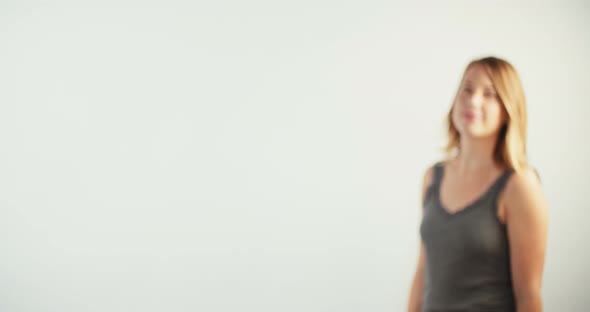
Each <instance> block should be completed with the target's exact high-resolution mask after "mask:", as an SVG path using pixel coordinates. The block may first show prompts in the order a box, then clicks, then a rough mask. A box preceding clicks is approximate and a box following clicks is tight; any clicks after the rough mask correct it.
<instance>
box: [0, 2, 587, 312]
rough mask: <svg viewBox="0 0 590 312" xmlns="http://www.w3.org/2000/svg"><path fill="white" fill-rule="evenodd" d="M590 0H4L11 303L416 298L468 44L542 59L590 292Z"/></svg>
mask: <svg viewBox="0 0 590 312" xmlns="http://www.w3.org/2000/svg"><path fill="white" fill-rule="evenodd" d="M588 30H590V6H589V5H586V4H584V3H583V2H569V3H568V2H563V1H554V2H553V3H552V2H547V1H545V2H538V1H534V2H533V1H530V2H521V3H520V4H518V5H516V4H513V3H512V2H508V1H454V2H449V3H448V4H446V5H442V4H437V5H436V6H433V3H431V2H417V3H415V4H413V5H411V4H400V3H392V2H391V1H355V2H350V1H325V0H319V1H318V0H316V1H290V2H279V1H262V0H255V1H238V0H222V1H207V2H206V1H200V2H191V1H184V2H181V1H162V0H160V1H157V2H156V1H127V0H124V1H110V2H109V1H106V2H105V1H94V2H86V1H60V0H57V1H39V2H28V1H5V0H3V1H1V2H0V56H1V57H0V91H1V92H0V159H1V162H0V311H10V312H12V311H15V312H17V311H18V312H21V311H23V312H24V311H26V312H28V311H62V312H66V311H76V312H78V311H105V312H107V311H108V312H115V311H207V312H217V311H257V312H262V311H273V312H274V311H281V312H290V311H297V312H299V311H306V312H315V311H318V312H324V311H339V312H352V311H383V312H385V311H388V312H391V311H404V310H405V308H406V302H407V298H408V294H409V288H410V283H411V279H412V276H413V273H414V269H415V265H416V260H417V253H418V243H419V236H418V226H419V221H420V219H419V217H420V183H421V179H422V174H423V172H424V170H425V169H426V168H427V166H428V165H430V164H431V163H432V162H434V161H436V160H438V159H440V157H441V156H442V154H441V153H440V152H439V148H440V147H441V146H442V145H443V144H444V132H443V120H444V117H445V115H446V113H447V111H448V109H449V108H450V104H451V100H452V96H453V94H454V92H455V90H456V88H457V87H458V83H459V79H460V77H461V74H462V72H463V69H464V67H465V66H466V65H467V63H468V62H469V61H470V60H471V59H474V58H477V57H482V56H487V55H495V56H498V57H502V58H506V59H507V60H508V61H510V62H511V63H513V64H514V65H515V67H516V69H517V70H518V71H519V73H520V75H521V78H522V80H523V83H524V87H525V92H526V95H527V100H528V105H529V154H530V159H531V163H532V164H533V165H534V166H535V167H536V168H537V169H538V170H539V172H540V174H541V177H542V180H543V185H544V188H545V192H546V197H547V200H548V204H549V209H550V218H551V219H550V229H549V230H550V233H549V234H550V237H549V245H548V255H547V260H546V269H545V275H544V288H543V298H544V303H545V308H546V310H547V311H574V312H577V311H586V310H587V308H588V306H590V298H589V297H588V295H587V294H586V292H587V289H588V287H587V281H588V280H590V270H589V269H590V265H589V263H590V250H589V249H588V248H587V246H586V245H587V240H588V238H589V237H590V227H589V226H588V225H587V223H588V220H589V219H590V209H588V207H590V199H589V197H588V190H587V189H588V187H589V186H590V183H588V179H589V176H590V165H589V160H590V144H589V143H588V135H589V134H590V123H588V116H589V113H590V108H589V104H590V103H589V101H588V95H589V94H588V88H589V86H590V61H589V59H588V56H589V55H590V36H589V35H588Z"/></svg>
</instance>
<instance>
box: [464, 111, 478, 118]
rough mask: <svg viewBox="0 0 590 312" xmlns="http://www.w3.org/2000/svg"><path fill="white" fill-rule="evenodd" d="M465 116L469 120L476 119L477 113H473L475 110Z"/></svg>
mask: <svg viewBox="0 0 590 312" xmlns="http://www.w3.org/2000/svg"><path fill="white" fill-rule="evenodd" d="M463 116H464V117H465V118H466V119H469V120H473V119H475V113H473V112H467V113H465V114H463Z"/></svg>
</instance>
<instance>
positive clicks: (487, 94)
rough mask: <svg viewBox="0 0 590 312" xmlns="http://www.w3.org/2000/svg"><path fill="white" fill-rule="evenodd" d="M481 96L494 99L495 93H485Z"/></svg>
mask: <svg viewBox="0 0 590 312" xmlns="http://www.w3.org/2000/svg"><path fill="white" fill-rule="evenodd" d="M483 96H485V97H487V98H494V97H496V93H494V92H485V93H484V94H483Z"/></svg>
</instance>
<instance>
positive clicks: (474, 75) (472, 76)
mask: <svg viewBox="0 0 590 312" xmlns="http://www.w3.org/2000/svg"><path fill="white" fill-rule="evenodd" d="M463 83H469V84H474V85H481V86H484V87H490V88H493V84H492V80H491V79H490V76H489V75H488V73H487V72H486V71H485V69H484V68H483V66H481V65H479V64H475V65H473V66H471V67H470V68H469V70H468V71H467V72H466V73H465V76H464V77H463Z"/></svg>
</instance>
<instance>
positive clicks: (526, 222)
mask: <svg viewBox="0 0 590 312" xmlns="http://www.w3.org/2000/svg"><path fill="white" fill-rule="evenodd" d="M467 113H472V114H473V117H472V118H467V117H466V115H465V114H467ZM452 120H453V124H454V125H455V127H456V128H457V130H458V131H459V133H460V134H461V143H460V144H461V146H460V150H461V153H460V155H458V156H457V157H456V158H455V159H452V160H449V161H448V162H446V163H445V164H444V166H445V175H444V176H443V181H441V186H440V187H441V189H440V196H441V197H440V199H441V202H442V203H443V205H444V206H445V209H447V210H448V211H449V212H450V213H456V212H457V211H459V210H461V209H462V208H463V207H465V206H466V205H467V204H469V203H471V202H472V201H473V200H475V199H476V198H478V197H479V196H480V195H481V194H482V193H483V192H484V191H485V190H487V188H488V187H489V186H490V184H491V183H492V182H493V181H495V179H496V178H497V177H499V176H500V174H502V172H503V170H505V169H506V168H502V167H500V166H498V165H497V164H495V162H494V160H493V157H492V155H493V148H494V146H495V143H496V140H497V137H498V132H499V131H500V128H501V127H502V125H503V124H504V123H505V122H506V121H507V120H508V116H507V114H506V110H505V109H504V106H503V105H502V103H501V101H500V99H499V97H498V96H497V94H496V91H495V89H494V88H493V85H492V81H491V79H490V78H489V76H488V75H487V73H486V72H485V70H484V68H483V67H482V66H480V65H474V66H473V67H471V68H470V69H469V71H468V72H467V73H466V74H465V77H463V81H462V82H461V86H460V89H459V93H458V95H457V98H456V101H455V103H454V104H453V112H452ZM432 178H433V168H432V166H431V167H429V168H428V169H427V170H426V172H425V173H424V176H423V181H422V200H424V195H425V191H426V189H427V187H428V186H429V185H430V184H431V183H432ZM497 208H498V211H497V213H498V218H499V220H500V222H502V223H504V224H506V228H507V233H508V239H509V243H510V265H511V270H512V282H513V287H514V295H515V298H516V303H517V311H518V312H539V311H542V309H543V308H542V300H541V283H542V273H543V267H544V262H545V252H546V244H547V224H548V216H547V204H546V201H545V197H544V194H543V190H542V187H541V183H540V181H539V179H538V177H537V176H536V174H535V172H534V171H533V169H532V168H526V169H525V170H524V171H523V172H522V173H519V174H517V173H513V174H512V175H511V176H510V178H509V179H508V181H507V183H506V185H505V188H504V191H503V192H501V193H500V195H499V198H498V207H497ZM424 253H425V251H424V246H423V245H422V244H420V253H419V257H418V265H417V268H416V272H415V275H414V280H413V283H412V288H411V291H410V300H409V303H408V311H411V312H417V311H419V309H420V298H421V296H422V288H423V279H424V256H425V255H424Z"/></svg>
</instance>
